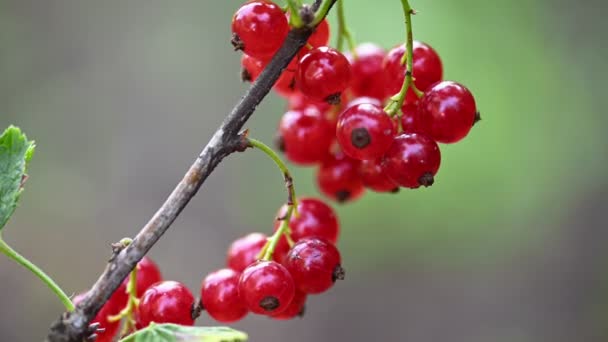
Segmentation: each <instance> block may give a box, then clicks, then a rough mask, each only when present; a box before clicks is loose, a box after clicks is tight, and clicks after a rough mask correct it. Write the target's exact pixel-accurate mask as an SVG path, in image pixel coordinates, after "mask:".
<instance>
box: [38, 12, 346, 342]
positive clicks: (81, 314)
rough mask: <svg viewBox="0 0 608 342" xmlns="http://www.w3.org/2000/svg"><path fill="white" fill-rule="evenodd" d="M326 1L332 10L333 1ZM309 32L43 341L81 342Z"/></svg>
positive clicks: (235, 145)
mask: <svg viewBox="0 0 608 342" xmlns="http://www.w3.org/2000/svg"><path fill="white" fill-rule="evenodd" d="M328 1H330V3H331V5H333V3H335V1H336V0H328ZM312 32H313V28H311V27H307V26H305V27H302V28H299V29H292V30H291V31H290V32H289V34H288V35H287V38H286V39H285V42H284V43H283V46H281V48H280V49H279V51H278V52H277V53H276V54H275V55H274V57H273V58H272V60H271V62H270V63H269V64H268V66H267V67H266V68H265V69H264V71H263V72H262V73H261V74H260V76H259V77H258V79H257V80H256V81H255V82H254V84H253V85H252V86H251V88H249V90H248V91H247V92H246V93H245V96H243V98H242V99H241V100H240V101H239V102H238V103H237V104H236V106H235V107H234V108H233V110H232V112H230V114H228V116H227V117H226V118H225V119H224V122H223V123H222V124H221V125H220V127H219V128H218V129H217V131H216V132H215V134H214V135H213V137H212V138H211V140H210V141H209V142H208V143H207V146H205V148H204V149H203V151H202V152H201V154H200V155H199V156H198V158H197V159H196V160H195V161H194V164H192V166H191V167H190V169H189V170H188V172H187V173H186V175H185V176H184V178H183V179H182V180H181V181H180V182H179V184H177V186H176V187H175V189H174V190H173V192H172V193H171V194H170V195H169V197H168V198H167V200H166V201H165V203H163V205H162V206H161V207H160V209H158V211H157V212H156V213H155V214H154V216H152V218H151V219H150V221H148V223H147V224H146V225H145V226H144V227H143V228H142V229H141V231H140V232H139V233H138V234H137V236H136V237H135V238H134V239H133V242H132V243H131V244H130V245H129V246H128V247H126V248H125V249H123V250H122V251H120V252H119V253H118V254H116V255H115V256H114V257H113V258H112V260H110V262H109V263H108V265H107V266H106V269H105V270H104V272H103V273H102V274H101V276H100V277H99V279H98V280H97V282H96V283H95V284H94V285H93V287H92V288H91V290H90V291H89V292H88V294H87V295H86V297H85V298H84V299H83V300H82V302H80V303H79V304H78V305H77V307H76V310H75V311H73V312H65V313H63V314H62V315H61V317H60V318H59V319H58V320H57V321H56V322H54V323H53V324H52V325H51V328H50V332H49V335H48V336H47V340H46V341H47V342H82V341H83V340H84V338H85V336H87V335H88V334H90V328H89V322H90V321H91V320H92V319H93V318H94V317H95V315H96V314H97V312H99V310H100V309H101V307H102V306H103V305H104V304H105V303H106V302H107V301H108V299H109V298H110V296H111V295H112V293H113V292H114V291H115V290H116V289H117V288H118V286H119V285H120V283H121V282H122V281H123V279H125V278H126V277H127V275H128V274H129V272H131V270H132V269H133V268H134V267H135V265H136V264H137V262H139V261H140V260H141V259H142V258H143V257H144V255H145V254H146V253H147V252H148V251H149V250H150V249H151V248H152V246H154V244H156V242H157V241H158V240H159V239H160V237H161V236H162V235H163V234H164V233H165V232H166V231H167V229H169V227H170V226H171V224H172V223H173V222H174V221H175V219H176V218H177V217H178V216H179V214H180V213H181V211H182V210H183V209H184V208H185V207H186V205H187V204H188V202H190V199H192V197H194V195H196V193H197V191H198V189H199V188H200V187H201V185H203V183H204V182H205V180H206V179H207V177H208V176H209V175H210V174H211V172H213V170H214V169H215V167H216V166H217V165H218V164H219V163H220V162H221V161H222V160H223V159H224V158H225V157H226V156H228V155H230V154H231V153H233V152H236V151H242V150H244V149H245V148H246V147H247V145H246V141H245V140H244V139H243V136H241V134H240V131H241V130H242V129H243V126H244V125H245V123H246V122H247V120H248V119H249V118H250V117H251V115H252V114H253V112H254V111H255V108H256V107H257V106H258V104H259V103H260V102H261V101H262V99H264V97H265V96H266V95H267V94H268V92H269V91H270V90H271V89H272V86H273V84H274V83H275V82H276V80H277V79H278V78H279V76H280V75H281V72H282V71H283V70H284V69H285V68H286V67H287V65H288V64H289V62H291V60H292V59H293V58H294V57H295V55H296V54H297V53H298V51H299V50H300V49H301V48H302V47H303V46H304V45H305V44H306V41H307V40H308V37H310V35H311V34H312Z"/></svg>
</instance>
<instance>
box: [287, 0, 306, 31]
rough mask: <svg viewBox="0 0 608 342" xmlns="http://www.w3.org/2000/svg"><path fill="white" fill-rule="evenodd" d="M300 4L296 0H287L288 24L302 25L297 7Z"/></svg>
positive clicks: (298, 26) (297, 26)
mask: <svg viewBox="0 0 608 342" xmlns="http://www.w3.org/2000/svg"><path fill="white" fill-rule="evenodd" d="M300 6H301V4H298V1H296V0H287V8H288V9H289V13H290V15H289V24H290V25H291V26H293V27H296V28H300V27H302V26H304V23H303V22H302V18H300V13H299V8H300Z"/></svg>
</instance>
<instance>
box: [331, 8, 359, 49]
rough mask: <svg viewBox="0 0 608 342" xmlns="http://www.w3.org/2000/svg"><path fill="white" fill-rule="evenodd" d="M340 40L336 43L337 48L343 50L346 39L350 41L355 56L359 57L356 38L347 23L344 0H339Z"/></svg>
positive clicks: (349, 45)
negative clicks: (356, 49)
mask: <svg viewBox="0 0 608 342" xmlns="http://www.w3.org/2000/svg"><path fill="white" fill-rule="evenodd" d="M337 14H338V42H337V43H336V49H337V50H338V51H342V47H343V45H344V40H346V42H347V43H348V48H349V50H350V51H351V53H352V54H353V58H355V59H357V53H356V51H355V47H356V44H355V39H354V38H353V35H352V33H351V32H350V30H349V29H348V26H347V25H346V16H345V15H344V0H338V10H337Z"/></svg>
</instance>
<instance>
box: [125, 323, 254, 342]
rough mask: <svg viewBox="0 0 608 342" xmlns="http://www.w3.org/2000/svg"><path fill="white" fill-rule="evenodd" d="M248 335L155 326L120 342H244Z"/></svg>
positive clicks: (215, 329) (216, 329)
mask: <svg viewBox="0 0 608 342" xmlns="http://www.w3.org/2000/svg"><path fill="white" fill-rule="evenodd" d="M244 341H247V334H245V333H243V332H240V331H237V330H234V329H231V328H228V327H187V326H183V325H177V324H154V323H151V324H150V325H149V326H148V327H147V328H145V329H142V330H139V331H138V332H136V333H134V334H131V335H129V336H127V337H125V338H123V339H122V340H120V342H244Z"/></svg>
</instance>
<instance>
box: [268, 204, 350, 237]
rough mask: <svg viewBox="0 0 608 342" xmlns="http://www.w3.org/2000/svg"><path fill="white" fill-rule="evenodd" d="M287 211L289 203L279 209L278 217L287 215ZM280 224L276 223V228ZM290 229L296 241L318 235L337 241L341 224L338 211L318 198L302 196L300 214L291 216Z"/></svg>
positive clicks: (299, 207)
mask: <svg viewBox="0 0 608 342" xmlns="http://www.w3.org/2000/svg"><path fill="white" fill-rule="evenodd" d="M286 212H287V205H284V206H282V207H281V209H279V213H278V216H277V217H283V216H285V213H286ZM280 224H281V221H277V222H276V223H275V230H276V229H278V227H279V225H280ZM289 229H290V230H291V238H292V239H293V240H294V241H296V242H297V241H299V240H301V239H303V238H305V237H318V238H323V239H326V240H327V241H330V242H332V243H336V241H337V240H338V233H339V230H340V225H339V223H338V218H337V217H336V213H335V212H334V210H333V209H332V208H331V207H330V206H329V205H327V204H325V203H324V202H323V201H321V200H320V199H317V198H300V199H298V216H297V217H296V216H294V215H292V216H291V220H289Z"/></svg>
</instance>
